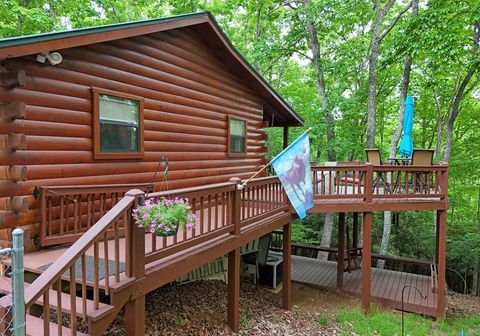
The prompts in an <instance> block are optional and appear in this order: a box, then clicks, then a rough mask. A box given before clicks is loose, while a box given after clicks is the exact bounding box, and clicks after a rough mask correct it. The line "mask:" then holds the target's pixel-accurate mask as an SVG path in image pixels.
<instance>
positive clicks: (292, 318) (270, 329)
mask: <svg viewBox="0 0 480 336" xmlns="http://www.w3.org/2000/svg"><path fill="white" fill-rule="evenodd" d="M292 289H293V293H292V294H293V298H294V302H293V303H294V306H293V309H292V311H285V310H283V309H281V292H280V293H273V292H271V291H269V290H267V289H265V288H261V287H258V286H256V285H253V284H250V283H242V287H241V296H240V314H241V319H240V332H239V333H238V334H235V333H232V332H231V331H230V330H229V328H228V327H227V321H226V309H227V307H226V297H227V286H226V284H225V283H224V282H223V281H220V280H208V281H201V282H196V283H190V284H186V285H168V286H165V287H162V288H160V289H158V290H156V291H154V292H152V293H150V294H149V295H148V296H147V303H146V308H147V316H146V334H147V335H152V336H153V335H155V336H157V335H158V336H160V335H162V336H163V335H165V336H173V335H175V336H187V335H188V336H203V335H205V336H207V335H208V336H211V335H213V336H215V335H218V336H220V335H222V336H224V335H225V336H233V335H249V336H250V335H251V336H261V335H265V336H266V335H268V336H270V335H299V336H303V335H305V336H311V335H339V334H340V333H339V330H338V328H337V327H336V326H335V325H333V324H332V323H329V324H328V325H324V324H325V323H322V321H319V318H318V316H319V314H318V313H321V314H322V315H325V313H326V312H327V311H328V310H329V307H333V306H338V305H348V306H349V305H351V304H355V300H354V299H351V298H348V297H346V296H345V297H343V296H341V295H338V294H332V293H329V292H327V291H323V290H318V289H316V288H312V287H308V286H303V285H300V284H295V283H294V284H293V288H292ZM318 306H321V307H322V309H323V310H324V311H322V312H317V311H316V308H315V307H318ZM332 316H334V314H333V315H332ZM122 319H123V317H122V316H119V317H118V318H117V319H116V320H115V321H114V323H112V325H111V326H110V328H109V330H108V331H107V332H106V333H105V335H109V336H120V335H121V336H123V335H126V334H125V330H124V328H123V325H122Z"/></svg>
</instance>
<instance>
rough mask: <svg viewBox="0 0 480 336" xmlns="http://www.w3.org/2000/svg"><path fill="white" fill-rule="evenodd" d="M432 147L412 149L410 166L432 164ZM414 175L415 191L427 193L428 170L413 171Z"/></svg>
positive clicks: (429, 174)
mask: <svg viewBox="0 0 480 336" xmlns="http://www.w3.org/2000/svg"><path fill="white" fill-rule="evenodd" d="M434 152H435V151H434V150H433V149H416V148H415V149H414V150H413V154H412V166H431V165H433V153H434ZM413 174H414V175H415V192H419V191H423V192H425V193H428V190H427V189H428V183H427V181H428V179H429V178H430V176H431V173H430V172H413Z"/></svg>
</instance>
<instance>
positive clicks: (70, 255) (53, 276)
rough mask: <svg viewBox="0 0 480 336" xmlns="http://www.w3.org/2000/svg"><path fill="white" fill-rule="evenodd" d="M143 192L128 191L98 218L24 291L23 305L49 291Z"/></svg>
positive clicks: (30, 302)
mask: <svg viewBox="0 0 480 336" xmlns="http://www.w3.org/2000/svg"><path fill="white" fill-rule="evenodd" d="M143 195H144V192H143V191H141V190H138V189H133V190H130V191H129V192H127V193H126V194H125V196H124V197H123V198H122V199H121V200H120V201H119V202H118V203H117V204H116V205H115V206H114V207H113V208H112V209H110V210H109V211H108V212H107V213H106V214H105V215H104V216H103V217H102V218H100V219H99V220H98V221H97V222H96V223H95V224H94V225H93V226H92V227H91V228H90V229H89V230H88V231H86V232H85V233H84V234H83V235H82V236H81V237H80V238H79V239H78V240H77V241H76V242H75V243H74V244H73V245H72V246H70V247H69V248H68V249H67V250H66V251H65V252H64V253H63V255H62V256H61V257H60V258H58V259H57V260H55V261H54V262H53V263H52V264H51V265H50V267H49V268H48V272H43V273H42V274H40V276H39V277H38V278H37V279H36V280H35V281H34V282H32V283H31V284H30V285H29V286H28V287H27V288H26V289H25V305H26V306H27V308H28V307H30V306H31V305H32V304H34V303H35V302H36V301H37V300H38V299H39V298H40V296H41V295H42V294H43V293H45V292H46V291H47V290H49V288H50V287H52V286H53V284H54V283H55V282H56V281H58V280H59V279H60V278H61V277H62V276H63V274H64V273H65V272H66V271H67V270H68V269H69V268H70V267H72V266H73V265H74V264H75V262H76V261H77V260H78V259H79V258H80V257H81V256H82V255H83V254H84V253H85V252H86V251H87V250H88V249H89V248H90V247H92V245H93V244H94V243H95V241H96V240H98V239H99V238H100V237H101V236H102V234H104V233H105V232H106V231H107V229H108V227H109V226H110V225H111V224H112V223H114V222H115V221H116V220H118V219H119V218H120V217H121V216H122V215H123V214H124V212H125V211H126V210H128V209H129V208H130V207H132V205H134V204H135V202H136V201H137V200H138V198H139V197H141V196H143Z"/></svg>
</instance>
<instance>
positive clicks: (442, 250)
mask: <svg viewBox="0 0 480 336" xmlns="http://www.w3.org/2000/svg"><path fill="white" fill-rule="evenodd" d="M437 235H438V240H437V242H438V245H437V251H438V260H437V264H438V268H437V272H438V291H437V317H443V316H445V268H446V264H445V263H446V245H447V211H445V210H438V211H437Z"/></svg>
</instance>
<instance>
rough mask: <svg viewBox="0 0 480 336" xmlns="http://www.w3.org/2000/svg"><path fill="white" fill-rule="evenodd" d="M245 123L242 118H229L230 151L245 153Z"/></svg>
mask: <svg viewBox="0 0 480 336" xmlns="http://www.w3.org/2000/svg"><path fill="white" fill-rule="evenodd" d="M246 126H247V123H246V122H245V121H244V120H238V119H230V135H229V136H230V148H229V151H230V153H237V154H243V153H245V152H246V151H245V134H246V131H247V130H246Z"/></svg>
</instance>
